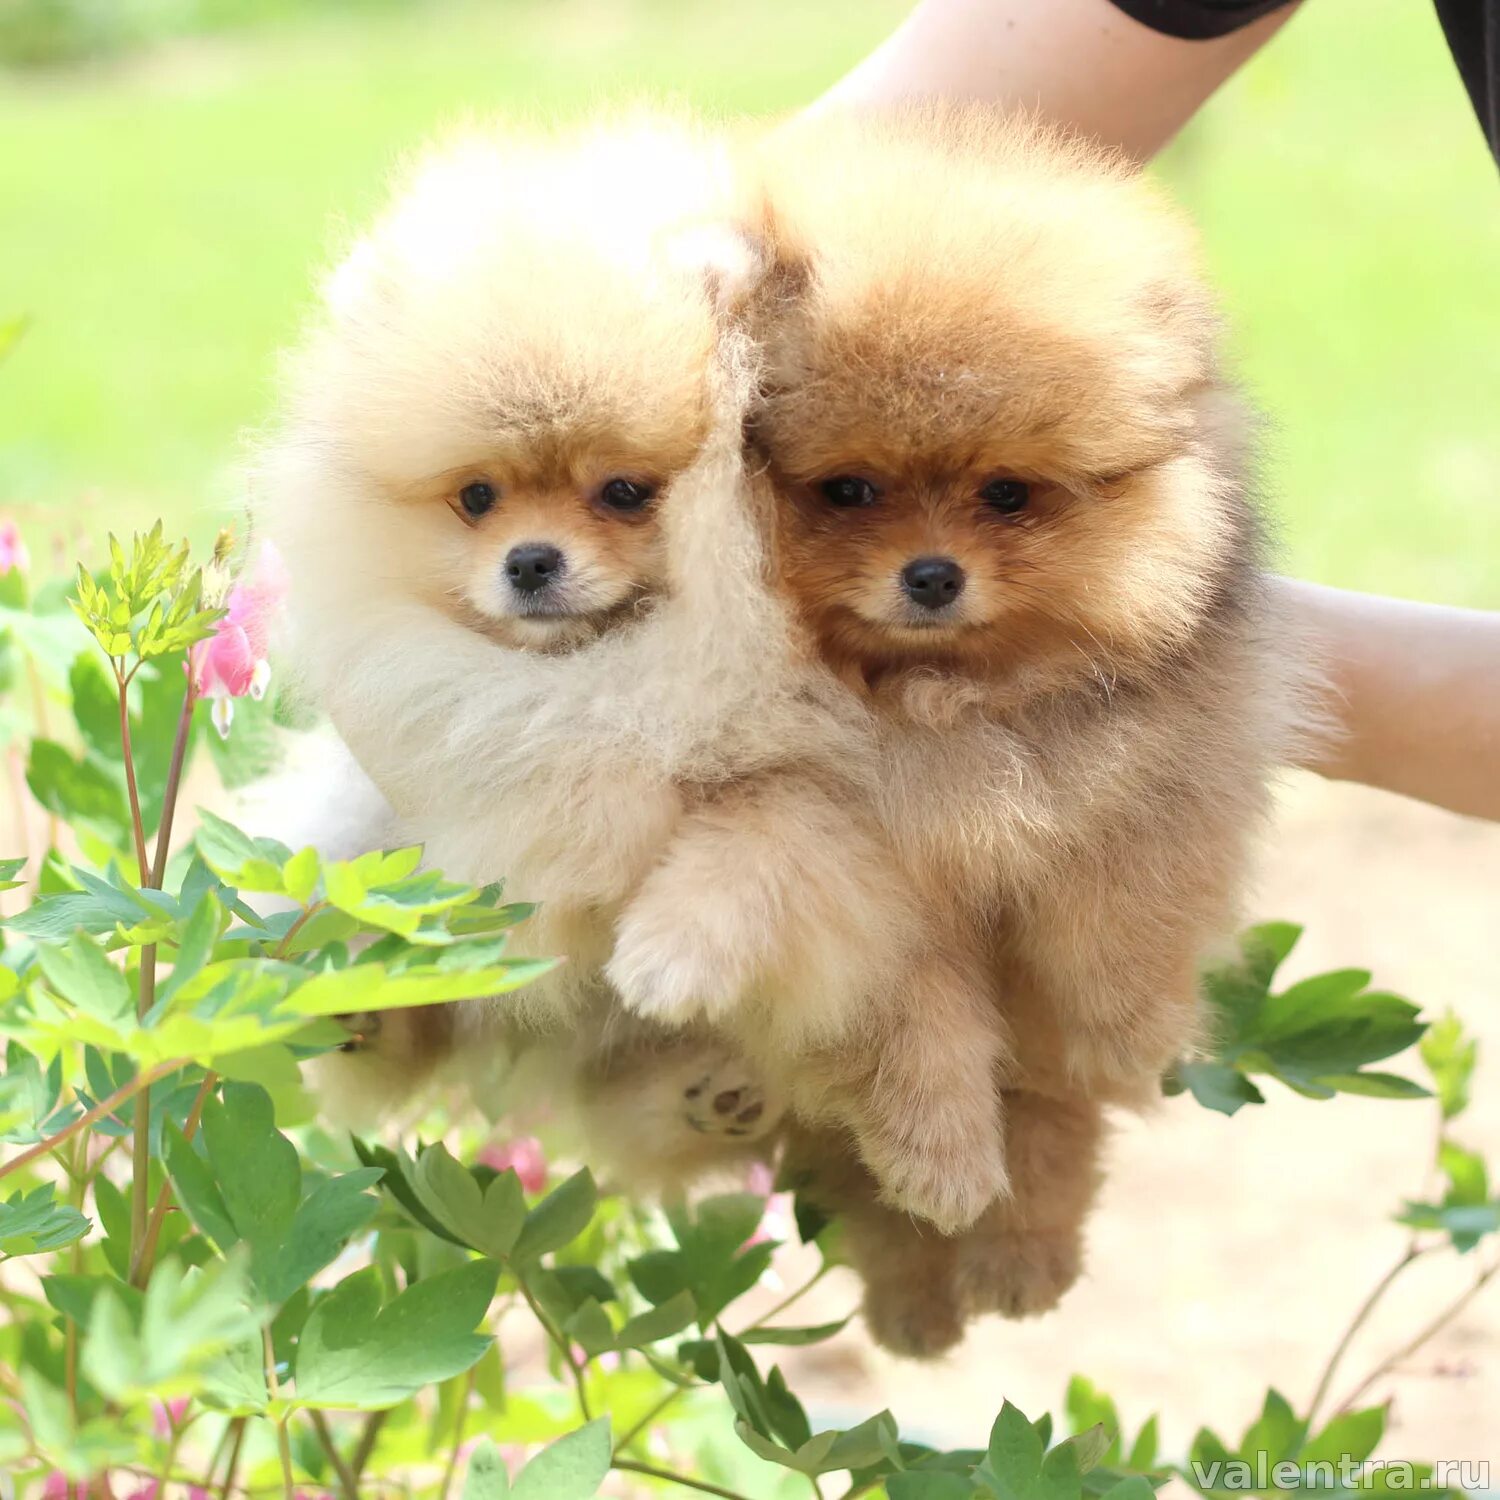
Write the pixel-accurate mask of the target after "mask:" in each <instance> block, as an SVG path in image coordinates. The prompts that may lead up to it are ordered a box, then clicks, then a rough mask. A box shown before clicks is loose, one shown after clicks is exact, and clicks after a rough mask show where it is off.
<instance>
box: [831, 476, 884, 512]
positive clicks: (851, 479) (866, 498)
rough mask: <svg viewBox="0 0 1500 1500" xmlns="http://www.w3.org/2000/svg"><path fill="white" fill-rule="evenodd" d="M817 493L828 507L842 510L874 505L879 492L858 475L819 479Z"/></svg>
mask: <svg viewBox="0 0 1500 1500" xmlns="http://www.w3.org/2000/svg"><path fill="white" fill-rule="evenodd" d="M818 493H819V494H820V495H822V497H823V498H824V499H825V500H826V501H827V502H828V503H829V504H830V505H837V506H838V507H840V509H843V510H849V509H855V508H858V507H861V506H865V505H874V503H875V502H876V501H877V500H878V499H879V498H880V491H879V490H877V489H876V488H875V486H874V485H873V484H871V483H870V481H869V480H868V479H862V478H861V477H860V476H859V475H858V474H835V475H834V476H833V478H832V479H820V480H819V481H818Z"/></svg>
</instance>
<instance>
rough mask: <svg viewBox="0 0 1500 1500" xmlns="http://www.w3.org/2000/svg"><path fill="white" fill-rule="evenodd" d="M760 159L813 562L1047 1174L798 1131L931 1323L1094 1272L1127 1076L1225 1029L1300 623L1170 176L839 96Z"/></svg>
mask: <svg viewBox="0 0 1500 1500" xmlns="http://www.w3.org/2000/svg"><path fill="white" fill-rule="evenodd" d="M760 161H761V166H760V170H761V174H762V187H763V192H764V195H765V201H766V205H767V207H766V214H767V218H768V222H769V229H768V235H769V238H770V246H769V251H768V257H769V266H768V270H767V273H766V276H765V278H764V280H763V282H762V283H761V285H760V288H759V290H758V291H757V293H756V295H755V298H754V301H753V305H752V308H751V312H750V325H749V326H750V330H751V333H752V336H753V337H754V338H755V339H756V340H757V342H758V343H759V345H760V346H761V349H762V360H763V371H762V389H761V391H760V394H759V396H758V399H757V402H756V404H755V406H754V408H753V410H752V412H751V416H750V421H749V424H748V427H749V432H750V435H751V437H750V440H751V446H752V450H753V453H754V455H755V456H756V458H757V459H758V461H759V462H760V463H762V464H763V465H764V466H765V469H766V471H767V474H768V476H769V479H770V482H771V484H772V486H773V488H774V491H775V495H776V501H777V503H776V506H775V510H774V530H775V544H774V553H775V570H776V575H777V580H778V584H779V587H780V589H781V590H782V591H783V593H784V596H785V597H786V598H787V599H788V600H789V601H790V603H791V605H792V607H793V609H794V612H795V614H796V616H797V618H798V619H799V621H800V622H801V623H802V624H803V626H804V628H805V629H806V630H807V631H808V632H809V633H810V635H811V636H812V637H813V638H814V639H815V640H816V642H817V645H818V649H819V652H820V654H821V656H822V658H823V660H824V661H825V662H826V663H827V664H828V665H830V666H831V667H832V668H833V670H834V671H835V672H836V673H837V674H838V675H839V676H840V677H841V679H842V680H843V681H844V682H845V683H846V684H848V685H850V686H851V687H852V689H853V690H854V692H855V693H856V694H857V695H859V696H860V697H861V698H862V699H863V700H864V701H865V702H866V703H867V704H868V705H869V706H870V708H871V709H872V710H873V712H874V714H875V715H876V718H877V722H878V725H879V731H878V732H879V737H880V740H881V767H880V777H881V792H880V796H881V806H882V814H881V816H882V822H883V825H884V827H885V829H886V831H887V834H888V836H889V837H890V838H891V839H892V840H893V842H894V844H895V846H896V848H897V849H898V850H899V851H900V857H901V862H902V867H903V870H904V872H905V874H906V876H907V879H908V880H909V881H910V883H911V886H912V889H913V891H914V892H915V893H916V894H917V895H918V897H919V898H922V899H925V900H927V901H928V902H930V903H932V904H933V905H934V906H937V907H941V908H942V909H943V910H945V911H947V912H948V913H949V915H950V917H951V919H952V921H953V923H954V928H955V931H956V933H957V935H958V936H957V943H958V946H959V949H960V950H964V949H967V948H970V947H973V946H979V947H982V948H983V949H984V951H985V953H986V955H987V972H988V979H989V984H990V987H991V990H992V994H993V1003H994V1005H995V1007H996V1010H997V1013H998V1014H999V1015H1000V1016H1001V1017H1002V1018H1003V1021H1004V1025H1005V1027H1006V1030H1007V1032H1008V1034H1009V1048H1008V1050H1007V1051H1006V1053H1005V1054H1004V1056H1003V1058H1002V1060H1001V1063H1000V1066H999V1069H998V1073H997V1080H998V1082H999V1083H1000V1084H1001V1085H1002V1087H1003V1089H1004V1090H1005V1097H1006V1101H1007V1118H1006V1121H1005V1124H1004V1127H1003V1131H1004V1138H1005V1145H1006V1155H1007V1159H1008V1163H1009V1166H1010V1174H1011V1187H1012V1193H1011V1196H1009V1197H1008V1198H1006V1199H1004V1200H1002V1201H1001V1202H999V1203H997V1204H996V1205H995V1206H994V1207H992V1208H991V1210H990V1211H989V1212H988V1214H987V1215H986V1216H985V1218H984V1219H983V1220H982V1221H981V1222H980V1224H979V1225H978V1226H977V1227H976V1228H975V1229H974V1230H972V1231H970V1232H969V1233H968V1234H967V1235H964V1236H962V1237H960V1238H958V1239H956V1240H942V1239H939V1238H937V1237H934V1236H931V1235H930V1234H929V1235H924V1234H922V1233H920V1232H919V1231H918V1229H917V1228H916V1227H914V1226H912V1225H911V1224H910V1223H909V1222H908V1221H906V1220H904V1219H902V1218H901V1217H900V1216H899V1215H895V1214H891V1213H889V1212H888V1211H886V1210H884V1209H882V1208H880V1207H879V1206H878V1205H877V1204H873V1203H872V1202H871V1201H870V1199H871V1196H872V1195H871V1193H870V1192H869V1185H868V1183H867V1181H865V1179H864V1177H863V1175H862V1173H861V1172H860V1170H859V1169H858V1168H857V1166H855V1165H854V1164H853V1163H846V1164H845V1168H844V1169H840V1170H835V1169H832V1168H830V1167H829V1165H828V1162H829V1158H830V1152H831V1151H832V1149H833V1147H832V1146H831V1144H830V1143H829V1142H828V1141H826V1140H818V1141H812V1142H809V1141H807V1140H804V1141H803V1142H801V1143H800V1145H795V1146H794V1149H793V1156H794V1158H796V1159H797V1160H798V1161H803V1159H805V1162H803V1164H805V1165H806V1166H807V1167H808V1171H809V1174H810V1175H811V1176H812V1177H813V1178H814V1179H818V1178H820V1177H821V1179H822V1183H823V1194H824V1197H825V1198H826V1199H827V1200H828V1201H829V1202H830V1203H831V1204H832V1205H833V1206H835V1207H842V1208H843V1209H845V1210H846V1211H847V1212H848V1213H849V1215H850V1225H849V1227H850V1238H851V1242H852V1249H853V1253H854V1257H855V1259H856V1262H857V1264H859V1266H860V1268H861V1269H862V1270H863V1272H864V1274H865V1277H866V1280H867V1282H868V1283H869V1289H870V1307H869V1310H870V1315H871V1321H872V1323H873V1324H874V1326H875V1328H876V1331H877V1333H878V1334H879V1335H880V1336H881V1337H882V1338H883V1339H884V1341H885V1342H887V1343H890V1344H892V1345H893V1346H894V1347H898V1348H904V1349H906V1350H908V1351H910V1352H917V1353H930V1352H934V1351H935V1350H937V1349H939V1348H941V1347H943V1346H944V1345H946V1344H948V1343H951V1342H952V1341H953V1340H954V1339H956V1338H957V1337H958V1335H959V1333H960V1331H961V1329H962V1325H963V1321H964V1319H965V1318H966V1317H967V1316H969V1315H970V1314H971V1313H974V1312H978V1311H983V1310H988V1309H995V1310H1001V1311H1004V1312H1007V1313H1010V1314H1012V1315H1019V1314H1023V1313H1027V1312H1034V1311H1039V1310H1041V1309H1043V1308H1045V1307H1048V1306H1050V1305H1052V1304H1053V1303H1054V1302H1055V1301H1056V1299H1057V1298H1058V1296H1060V1294H1061V1293H1062V1291H1063V1290H1065V1289H1066V1287H1067V1286H1068V1285H1069V1284H1070V1283H1071V1281H1072V1280H1073V1279H1074V1277H1075V1276H1076V1275H1077V1272H1078V1267H1079V1255H1080V1234H1081V1226H1082V1223H1083V1220H1084V1217H1085V1215H1086V1213H1087V1210H1088V1207H1089V1204H1090V1201H1091V1199H1092V1197H1093V1192H1094V1185H1095V1180H1096V1175H1097V1170H1098V1168H1097V1162H1096V1157H1097V1148H1098V1143H1099V1138H1100V1133H1101V1132H1100V1111H1101V1108H1102V1107H1103V1106H1104V1105H1106V1104H1110V1103H1116V1102H1118V1103H1127V1104H1128V1103H1140V1102H1143V1101H1145V1100H1146V1099H1148V1098H1149V1097H1151V1096H1153V1095H1154V1094H1156V1092H1157V1087H1158V1079H1159V1076H1160V1074H1161V1072H1162V1070H1163V1069H1164V1068H1165V1067H1166V1066H1167V1065H1168V1064H1169V1063H1170V1062H1171V1061H1172V1060H1173V1059H1174V1058H1175V1057H1176V1056H1177V1055H1178V1054H1179V1053H1180V1052H1181V1051H1182V1049H1184V1048H1185V1047H1187V1046H1188V1045H1189V1044H1190V1043H1191V1042H1192V1041H1193V1039H1194V1036H1195V1029H1196V1027H1197V1025H1198V1012H1197V1004H1196V995H1197V980H1196V975H1197V970H1198V964H1199V961H1200V958H1201V957H1202V956H1203V955H1204V953H1205V950H1206V949H1209V948H1210V947H1212V946H1213V945H1214V944H1215V943H1216V942H1218V941H1219V940H1221V939H1222V938H1223V937H1224V936H1225V935H1227V933H1228V932H1229V931H1230V930H1231V927H1232V925H1233V922H1234V918H1235V906H1236V895H1237V892H1238V890H1239V887H1240V884H1241V880H1242V876H1243V874H1244V869H1245V864H1246V858H1247V850H1248V845H1249V844H1250V841H1251V838H1252V835H1253V833H1254V831H1255V829H1256V826H1257V824H1258V822H1259V821H1260V819H1261V816H1262V813H1263V810H1264V808H1265V804H1266V783H1267V777H1268V774H1269V772H1270V770H1271V768H1272V767H1273V766H1274V765H1276V764H1277V763H1278V762H1279V760H1280V758H1281V757H1282V756H1283V755H1285V753H1286V752H1287V750H1288V746H1289V740H1290V736H1291V734H1292V731H1293V725H1294V723H1295V721H1296V719H1297V712H1298V711H1297V708H1296V697H1297V695H1296V692H1295V690H1294V685H1293V682H1292V677H1293V669H1291V668H1289V667H1287V666H1286V665H1284V664H1283V663H1285V662H1287V661H1288V660H1292V659H1294V658H1295V656H1296V649H1295V644H1294V643H1292V642H1290V641H1289V640H1288V639H1287V636H1286V633H1285V631H1284V630H1282V629H1281V628H1280V627H1279V626H1277V625H1276V623H1275V622H1273V621H1272V620H1271V619H1270V618H1269V617H1268V607H1267V604H1266V599H1265V596H1264V593H1263V590H1262V587H1261V575H1260V566H1261V541H1260V528H1259V524H1258V521H1257V518H1256V515H1255V512H1254V507H1253V506H1252V504H1251V502H1250V501H1249V499H1248V498H1247V496H1246V493H1245V485H1244V481H1243V477H1242V471H1241V463H1240V450H1241V447H1242V441H1243V440H1242V422H1241V417H1240V414H1239V410H1238V407H1237V403H1236V402H1235V401H1234V399H1233V398H1232V397H1231V396H1230V395H1229V394H1228V393H1226V391H1225V388H1224V384H1223V381H1222V379H1221V376H1220V373H1219V370H1218V367H1217V364H1216V360H1215V355H1214V339H1215V332H1216V323H1215V315H1214V309H1213V306H1212V303H1211V300H1210V297H1209V295H1208V293H1207V292H1206V290H1205V288H1204V285H1203V283H1202V281H1201V279H1200V276H1199V271H1198V266H1197V257H1196V253H1195V249H1194V246H1193V243H1192V240H1191V238H1190V235H1189V233H1188V231H1187V229H1186V228H1185V226H1184V224H1183V223H1182V222H1181V220H1180V219H1179V218H1178V217H1177V216H1176V215H1175V214H1174V213H1173V212H1171V211H1170V210H1169V209H1168V208H1167V207H1166V206H1165V205H1164V203H1163V202H1162V201H1161V199H1160V197H1159V195H1158V193H1157V192H1156V191H1155V190H1154V189H1153V188H1152V187H1151V186H1150V185H1149V184H1147V183H1146V182H1144V181H1143V180H1142V179H1141V178H1140V177H1139V175H1138V174H1137V173H1136V172H1134V171H1133V170H1129V169H1127V168H1126V167H1125V166H1124V165H1122V164H1120V163H1117V162H1114V161H1111V160H1108V159H1105V158H1103V157H1102V156H1100V155H1098V154H1097V153H1095V152H1093V151H1091V150H1089V149H1087V148H1085V147H1084V146H1082V145H1079V144H1076V143H1072V142H1069V141H1066V140H1063V139H1061V138H1059V137H1057V136H1055V135H1052V134H1049V133H1047V132H1045V131H1043V130H1040V129H1037V128H1034V127H1032V126H1030V125H1028V124H1026V123H1024V122H1017V121H1014V120H1006V119H1002V118H998V117H996V116H994V115H991V114H987V113H983V112H979V111H974V112H957V113H952V114H939V113H922V114H913V115H908V116H904V117H899V118H896V119H893V120H886V121H871V120H866V119H840V118H821V119H816V120H810V121H805V122H801V123H798V124H795V125H793V126H791V127H788V128H786V129H784V130H782V131H781V132H779V133H777V134H776V135H774V136H773V137H772V138H771V139H770V140H769V141H768V142H767V143H766V144H765V146H764V148H763V151H762V153H761V158H760Z"/></svg>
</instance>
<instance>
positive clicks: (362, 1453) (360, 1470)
mask: <svg viewBox="0 0 1500 1500" xmlns="http://www.w3.org/2000/svg"><path fill="white" fill-rule="evenodd" d="M388 1416H390V1412H389V1411H372V1412H371V1413H370V1414H369V1416H367V1417H366V1418H365V1430H364V1431H363V1432H362V1433H361V1434H360V1437H359V1446H358V1447H357V1448H356V1449H355V1450H354V1457H353V1459H352V1460H351V1461H350V1464H349V1467H350V1468H351V1469H352V1470H353V1471H354V1482H355V1483H356V1484H358V1483H359V1481H360V1479H361V1478H363V1476H364V1472H365V1465H366V1464H367V1463H369V1461H370V1455H371V1454H372V1453H373V1452H374V1451H375V1440H376V1439H377V1438H378V1437H379V1436H380V1429H381V1428H382V1427H384V1426H385V1419H386V1418H387V1417H388Z"/></svg>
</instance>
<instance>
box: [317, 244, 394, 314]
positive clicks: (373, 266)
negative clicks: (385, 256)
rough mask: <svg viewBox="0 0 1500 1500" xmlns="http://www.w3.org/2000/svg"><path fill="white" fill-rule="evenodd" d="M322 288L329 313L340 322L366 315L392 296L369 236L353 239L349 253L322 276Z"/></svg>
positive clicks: (379, 307) (387, 301)
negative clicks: (367, 237)
mask: <svg viewBox="0 0 1500 1500" xmlns="http://www.w3.org/2000/svg"><path fill="white" fill-rule="evenodd" d="M322 291H323V305H324V307H326V308H327V309H328V313H329V316H330V317H331V318H332V319H333V321H334V323H335V324H341V325H348V324H352V323H357V322H360V321H363V320H364V319H366V318H369V317H370V316H371V315H372V313H377V312H378V311H379V310H380V309H381V308H382V307H384V306H386V305H387V304H388V303H389V302H390V301H391V300H392V299H393V297H394V295H395V289H394V286H393V284H392V280H391V278H390V277H389V276H387V275H385V274H384V269H383V266H382V262H381V256H380V252H379V251H378V250H377V249H376V248H375V244H374V242H373V241H371V240H369V239H361V240H356V241H355V243H354V244H353V245H352V246H351V247H350V249H349V253H348V254H347V255H345V256H344V258H343V259H342V260H341V261H340V262H339V263H338V265H336V266H335V267H334V268H333V270H332V271H330V272H329V273H328V275H327V276H325V277H324V278H323V288H322Z"/></svg>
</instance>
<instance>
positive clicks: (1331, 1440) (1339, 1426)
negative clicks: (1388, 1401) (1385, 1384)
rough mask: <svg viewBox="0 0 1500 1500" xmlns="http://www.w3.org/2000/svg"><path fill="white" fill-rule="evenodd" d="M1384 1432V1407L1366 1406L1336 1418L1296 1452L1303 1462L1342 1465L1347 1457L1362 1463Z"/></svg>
mask: <svg viewBox="0 0 1500 1500" xmlns="http://www.w3.org/2000/svg"><path fill="white" fill-rule="evenodd" d="M1384 1434H1385V1408H1384V1407H1383V1406H1371V1407H1367V1408H1366V1409H1365V1410H1364V1411H1351V1412H1346V1413H1345V1414H1344V1415H1343V1416H1340V1417H1335V1418H1334V1419H1333V1420H1332V1421H1331V1422H1330V1423H1329V1424H1328V1425H1327V1426H1326V1427H1325V1428H1324V1429H1323V1430H1322V1432H1320V1433H1319V1434H1318V1435H1317V1436H1316V1437H1314V1438H1310V1439H1309V1440H1308V1442H1307V1444H1306V1446H1305V1447H1303V1448H1302V1449H1301V1451H1300V1452H1299V1453H1298V1454H1297V1455H1296V1457H1297V1462H1298V1463H1300V1464H1304V1465H1306V1464H1310V1463H1319V1462H1327V1463H1332V1464H1335V1465H1337V1464H1340V1463H1342V1462H1343V1461H1344V1460H1345V1459H1352V1460H1353V1461H1354V1462H1355V1463H1363V1462H1364V1461H1365V1459H1367V1458H1368V1457H1369V1456H1370V1455H1371V1454H1372V1453H1373V1452H1374V1451H1375V1446H1376V1444H1377V1443H1379V1441H1380V1439H1381V1438H1382V1437H1383V1436H1384Z"/></svg>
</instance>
